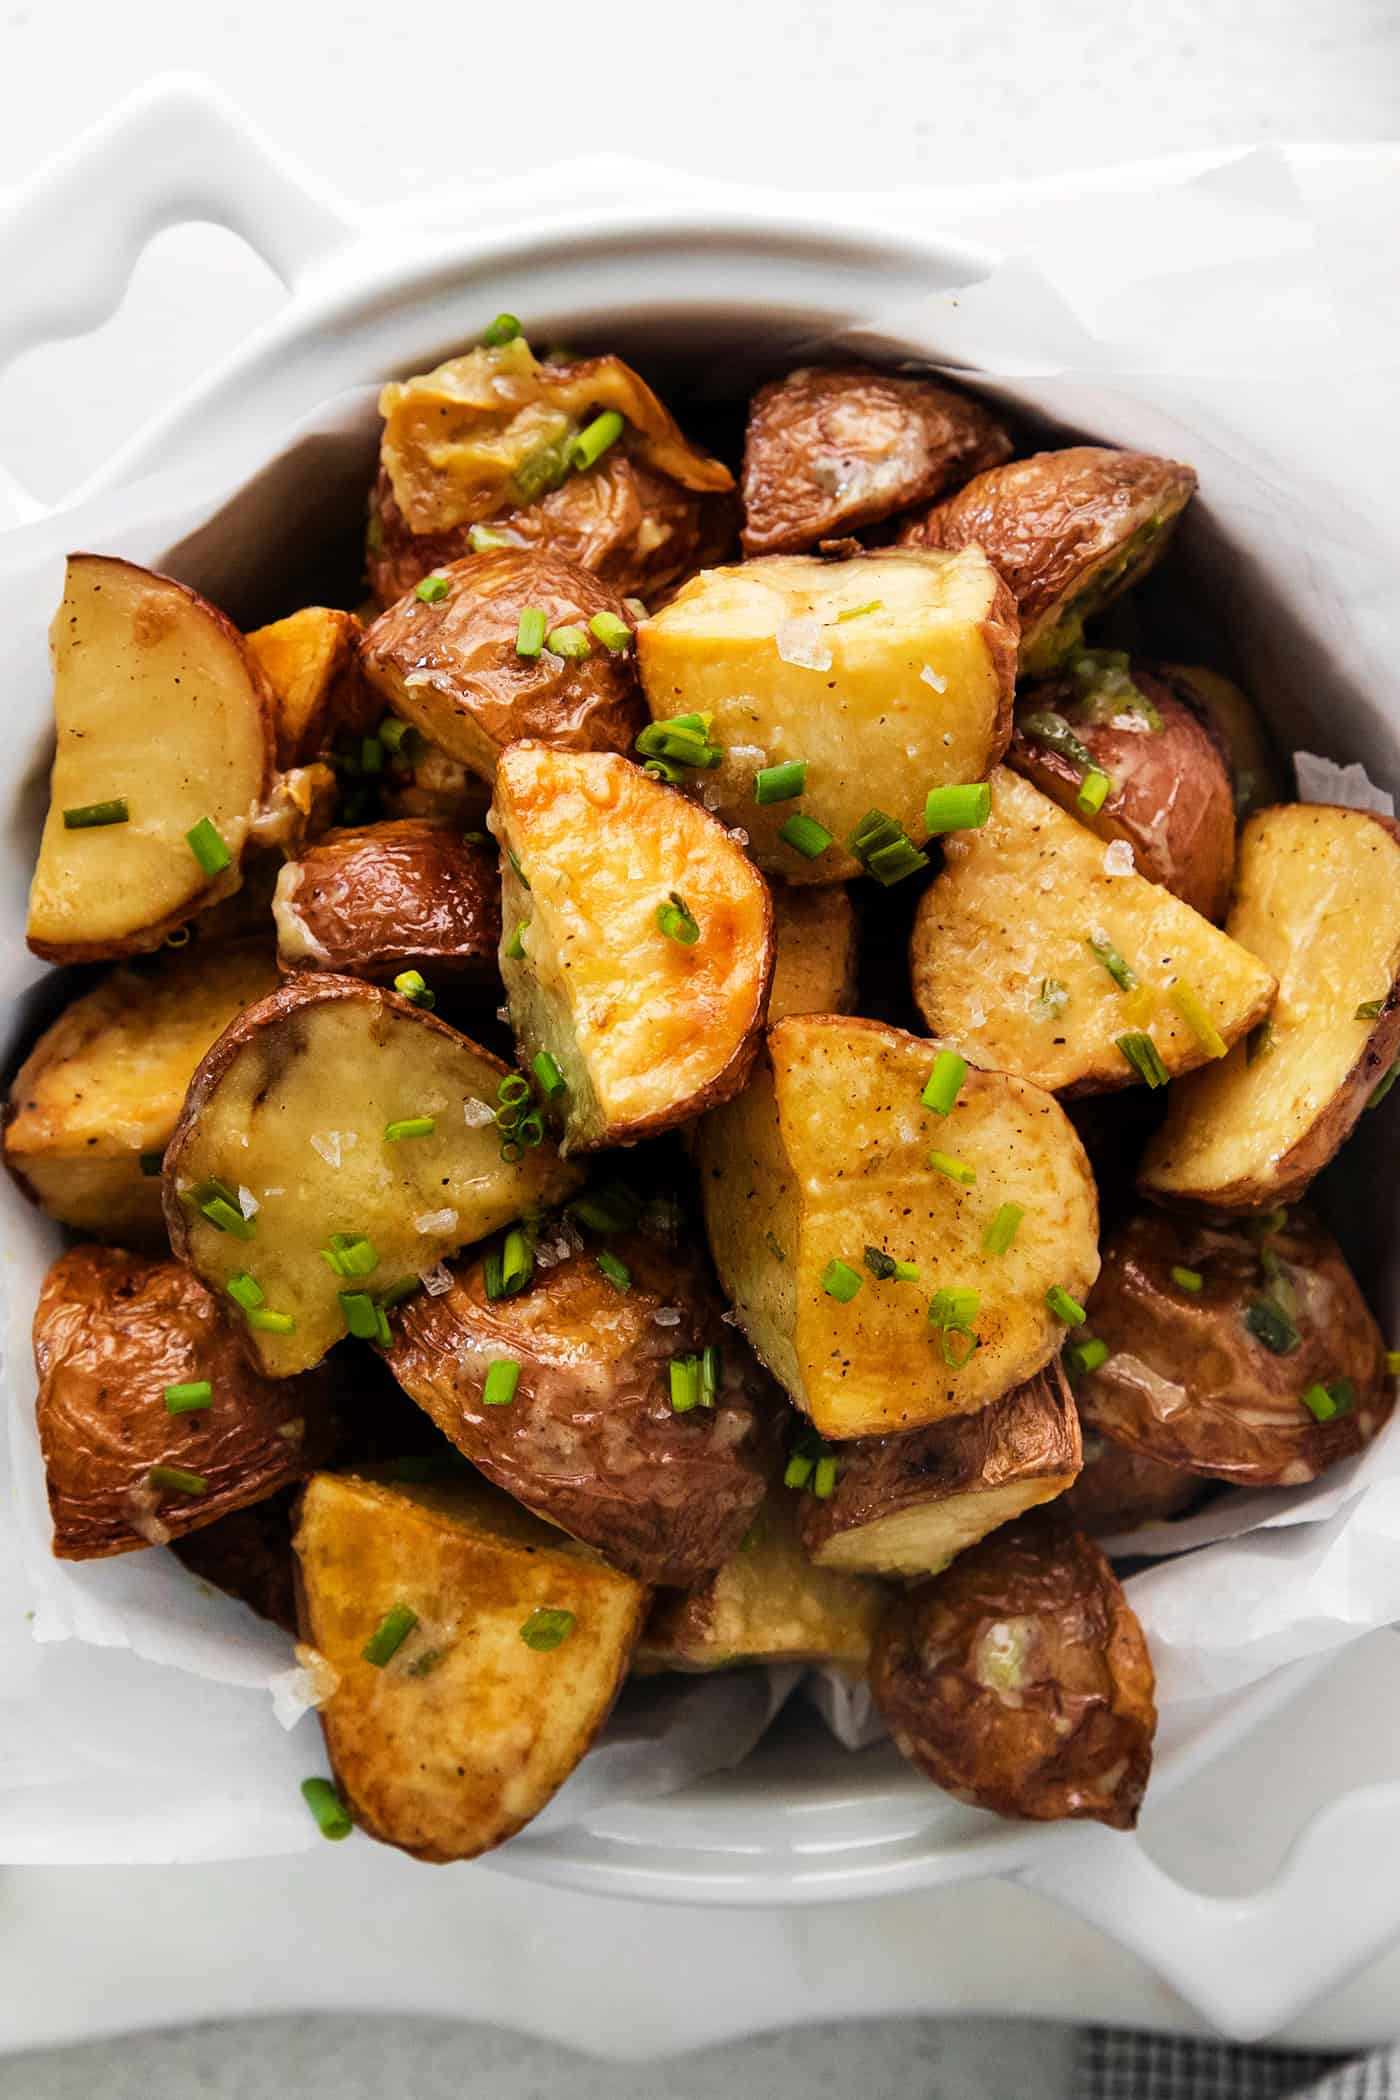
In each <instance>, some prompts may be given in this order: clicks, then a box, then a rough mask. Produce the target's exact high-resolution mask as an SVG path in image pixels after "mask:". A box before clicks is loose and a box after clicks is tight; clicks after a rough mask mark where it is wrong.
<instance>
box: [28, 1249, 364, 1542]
mask: <svg viewBox="0 0 1400 2100" xmlns="http://www.w3.org/2000/svg"><path fill="white" fill-rule="evenodd" d="M34 1361H35V1364H36V1366H37V1368H38V1372H39V1397H38V1400H37V1402H36V1404H35V1416H36V1420H37V1422H38V1428H39V1445H40V1449H41V1451H42V1452H43V1458H44V1473H45V1477H46V1481H47V1484H48V1493H49V1509H50V1512H51V1513H52V1516H53V1533H54V1536H53V1550H54V1552H55V1554H57V1555H58V1557H59V1558H60V1559H61V1560H91V1559H95V1558H100V1557H103V1556H105V1555H107V1554H111V1553H131V1552H134V1551H135V1550H136V1548H137V1547H140V1546H163V1545H165V1544H166V1543H167V1542H168V1541H169V1540H170V1539H171V1538H173V1537H174V1536H175V1535H176V1534H177V1533H179V1532H184V1531H194V1530H196V1529H199V1528H201V1527H202V1526H204V1525H205V1524H212V1523H213V1522H214V1521H215V1519H216V1518H218V1517H222V1516H224V1515H226V1514H227V1512H228V1511H229V1510H234V1509H241V1508H242V1507H243V1506H244V1504H246V1503H249V1502H257V1501H260V1500H261V1499H262V1498H263V1497H264V1496H266V1495H272V1494H275V1493H276V1492H277V1490H278V1489H279V1488H281V1487H285V1486H286V1485H287V1484H288V1483H289V1482H290V1481H294V1480H300V1479H301V1478H302V1477H303V1476H304V1475H305V1474H306V1473H308V1472H310V1471H311V1470H313V1469H314V1468H315V1467H316V1466H318V1465H323V1464H324V1463H325V1461H326V1458H327V1456H328V1455H329V1451H330V1448H331V1433H332V1425H331V1419H330V1412H329V1406H328V1390H329V1389H328V1386H327V1382H326V1379H325V1377H324V1376H323V1375H321V1374H316V1375H314V1376H310V1377H305V1378H299V1379H296V1380H295V1381H288V1380H272V1379H268V1378H263V1377H260V1376H259V1374H258V1373H257V1372H256V1371H254V1370H252V1369H251V1368H250V1367H249V1364H248V1361H247V1358H246V1356H245V1355H244V1352H243V1348H242V1345H241V1342H240V1338H239V1335H238V1332H237V1328H236V1325H235V1323H234V1321H233V1320H232V1319H230V1318H229V1317H228V1316H227V1315H226V1314H225V1313H224V1311H223V1308H222V1307H221V1306H220V1305H219V1303H218V1301H217V1300H216V1299H215V1298H213V1297H211V1295H210V1293H209V1292H208V1291H206V1290H205V1288H204V1286H203V1284H202V1283H200V1282H199V1281H198V1279H197V1278H196V1277H194V1276H192V1275H191V1274H190V1272H189V1270H188V1269H186V1268H184V1267H183V1266H182V1265H181V1264H180V1263H179V1262H176V1261H170V1260H164V1261H147V1260H145V1259H143V1258H142V1257H141V1256H140V1255H135V1254H127V1253H125V1252H123V1250H122V1249H121V1248H119V1247H89V1246H84V1247H73V1248H70V1250H69V1251H68V1253H67V1254H63V1255H60V1257H59V1259H58V1260H57V1261H56V1262H55V1263H54V1265H53V1267H52V1268H51V1269H50V1270H49V1273H48V1275H47V1276H46V1277H45V1278H44V1285H43V1289H42V1290H41V1292H40V1294H39V1304H38V1308H37V1310H36V1312H35V1315H34ZM200 1383H207V1384H208V1385H209V1387H210V1388H211V1392H210V1401H209V1405H208V1406H207V1407H201V1408H198V1409H194V1410H191V1411H190V1412H188V1413H182V1412H175V1413H172V1412H171V1409H170V1405H169V1401H168V1392H169V1389H170V1388H171V1387H178V1386H187V1385H192V1384H193V1385H197V1384H200ZM168 1469H173V1471H171V1470H168Z"/></svg>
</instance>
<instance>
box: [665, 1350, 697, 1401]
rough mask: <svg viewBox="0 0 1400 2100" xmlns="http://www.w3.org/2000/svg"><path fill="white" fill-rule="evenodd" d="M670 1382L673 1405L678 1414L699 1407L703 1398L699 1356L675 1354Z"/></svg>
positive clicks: (672, 1359)
mask: <svg viewBox="0 0 1400 2100" xmlns="http://www.w3.org/2000/svg"><path fill="white" fill-rule="evenodd" d="M670 1382H671V1406H672V1408H673V1409H674V1411H675V1412H676V1413H677V1414H678V1415H687V1414H689V1413H690V1410H691V1408H692V1407H698V1406H699V1405H700V1399H701V1388H700V1359H699V1357H698V1356H673V1357H672V1358H671V1364H670Z"/></svg>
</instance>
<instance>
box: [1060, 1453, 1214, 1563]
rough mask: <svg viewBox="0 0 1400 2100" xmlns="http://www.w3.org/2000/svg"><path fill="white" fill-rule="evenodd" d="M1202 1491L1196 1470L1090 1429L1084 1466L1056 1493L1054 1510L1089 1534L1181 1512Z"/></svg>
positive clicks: (1133, 1526) (1124, 1528) (1131, 1527)
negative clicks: (1069, 1484) (1145, 1453)
mask: <svg viewBox="0 0 1400 2100" xmlns="http://www.w3.org/2000/svg"><path fill="white" fill-rule="evenodd" d="M1202 1492H1203V1490H1202V1486H1201V1477H1200V1475H1199V1474H1198V1473H1192V1472H1190V1471H1189V1470H1188V1469H1187V1468H1186V1467H1185V1466H1171V1465H1168V1464H1167V1463H1166V1462H1165V1460H1163V1459H1159V1458H1144V1457H1143V1454H1142V1453H1141V1452H1140V1451H1130V1450H1129V1449H1128V1447H1127V1445H1126V1444H1115V1443H1114V1441H1113V1439H1112V1438H1111V1437H1106V1436H1103V1435H1101V1434H1100V1433H1099V1431H1097V1430H1088V1431H1086V1432H1085V1436H1084V1470H1083V1472H1082V1473H1081V1474H1080V1476H1079V1478H1078V1479H1077V1480H1076V1481H1075V1483H1074V1485H1073V1487H1071V1488H1067V1489H1066V1491H1065V1493H1064V1494H1063V1495H1062V1496H1061V1497H1060V1500H1059V1503H1058V1506H1057V1514H1058V1515H1060V1516H1062V1517H1064V1518H1065V1519H1066V1520H1067V1522H1069V1523H1071V1524H1077V1525H1078V1526H1079V1528H1080V1530H1081V1531H1087V1532H1088V1533H1089V1535H1090V1537H1091V1538H1092V1537H1094V1536H1096V1535H1097V1536H1102V1535H1103V1534H1105V1533H1107V1532H1123V1531H1136V1530H1137V1527H1138V1526H1139V1524H1151V1523H1156V1522H1162V1521H1165V1520H1166V1519H1167V1518H1169V1517H1180V1516H1184V1515H1185V1514H1186V1512H1187V1510H1188V1509H1190V1507H1191V1505H1192V1503H1193V1502H1197V1501H1199V1500H1200V1497H1201V1494H1202Z"/></svg>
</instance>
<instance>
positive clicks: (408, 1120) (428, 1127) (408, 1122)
mask: <svg viewBox="0 0 1400 2100" xmlns="http://www.w3.org/2000/svg"><path fill="white" fill-rule="evenodd" d="M436 1129H437V1117H436V1116H400V1117H398V1119H397V1120H396V1121H395V1122H393V1123H386V1124H385V1125H384V1142H385V1144H386V1145H397V1144H399V1143H400V1142H401V1140H402V1139H404V1138H420V1137H431V1136H432V1134H433V1132H434V1131H435V1130H436Z"/></svg>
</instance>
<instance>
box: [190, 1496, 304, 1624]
mask: <svg viewBox="0 0 1400 2100" xmlns="http://www.w3.org/2000/svg"><path fill="white" fill-rule="evenodd" d="M298 1492H299V1490H298V1489H296V1488H284V1489H282V1491H281V1492H280V1493H279V1494H276V1495H270V1496H269V1497H268V1499H267V1500H266V1502H253V1503H250V1504H249V1506H248V1507H247V1508H246V1509H231V1510H230V1511H229V1513H228V1515H227V1516H225V1517H218V1518H216V1519H215V1521H214V1522H213V1523H212V1524H206V1525H205V1526H204V1528H203V1530H202V1531H191V1532H189V1533H187V1534H186V1535H185V1536H184V1537H183V1538H176V1539H172V1540H171V1542H170V1550H171V1552H172V1553H173V1554H174V1555H175V1558H176V1559H177V1560H179V1561H182V1562H183V1563H184V1565H185V1566H186V1567H187V1568H188V1569H189V1571H190V1573H191V1575H193V1576H194V1577H195V1579H196V1581H199V1582H207V1583H208V1584H209V1585H210V1586H211V1588H213V1589H216V1590H222V1591H223V1593H224V1595H225V1596H226V1597H234V1598H236V1599H237V1600H238V1602H239V1603H240V1604H246V1605H247V1607H248V1609H249V1611H254V1612H256V1613H257V1615H258V1617H259V1618H260V1619H269V1620H270V1621H271V1622H272V1624H273V1625H274V1626H280V1627H281V1629H282V1631H283V1632H284V1633H290V1634H291V1635H292V1636H293V1637H294V1638H295V1635H296V1631H297V1598H296V1564H295V1561H294V1559H293V1557H292V1515H293V1508H294V1505H295V1502H296V1499H297V1494H298Z"/></svg>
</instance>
